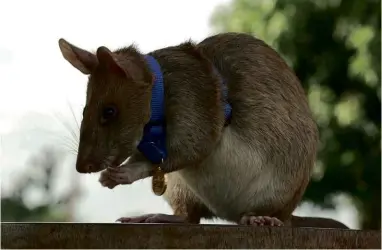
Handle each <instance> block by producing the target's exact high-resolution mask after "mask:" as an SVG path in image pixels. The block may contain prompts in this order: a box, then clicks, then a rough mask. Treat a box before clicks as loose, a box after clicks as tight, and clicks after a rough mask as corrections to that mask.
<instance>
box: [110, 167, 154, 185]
mask: <svg viewBox="0 0 382 250" xmlns="http://www.w3.org/2000/svg"><path fill="white" fill-rule="evenodd" d="M150 168H151V165H148V164H145V163H141V162H137V163H128V164H126V165H122V166H120V167H114V168H112V167H108V168H107V169H106V170H105V171H107V178H108V179H109V180H110V181H111V182H112V183H117V185H118V184H131V183H133V182H135V181H137V180H140V179H144V178H146V177H149V176H150Z"/></svg>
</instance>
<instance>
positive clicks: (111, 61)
mask: <svg viewBox="0 0 382 250" xmlns="http://www.w3.org/2000/svg"><path fill="white" fill-rule="evenodd" d="M97 58H98V61H99V63H100V65H102V66H103V67H106V68H107V69H108V70H111V71H112V72H114V73H117V74H120V75H123V76H126V77H130V74H129V72H128V71H127V70H125V67H124V66H123V65H122V64H121V63H120V62H119V61H118V58H117V57H116V55H113V52H111V51H110V50H109V49H108V48H106V47H104V46H101V47H99V48H98V49H97Z"/></svg>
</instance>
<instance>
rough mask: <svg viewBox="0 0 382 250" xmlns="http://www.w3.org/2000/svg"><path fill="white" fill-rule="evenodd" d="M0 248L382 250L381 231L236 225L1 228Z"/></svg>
mask: <svg viewBox="0 0 382 250" xmlns="http://www.w3.org/2000/svg"><path fill="white" fill-rule="evenodd" d="M1 236H2V237H1V248H8V249H10V248H18V249H26V248H72V249H73V248H92V249H95V248H103V249H107V248H109V249H110V248H125V249H126V248H156V249H158V248H193V249H195V248H199V249H201V248H273V249H274V248H289V249H291V248H305V249H306V248H326V249H328V248H337V249H338V248H347V249H349V248H351V249H355V248H373V249H376V248H379V249H380V248H381V231H380V230H379V231H361V230H338V229H318V228H288V227H251V226H236V225H176V224H175V225H174V224H119V223H115V224H86V223H2V224H1Z"/></svg>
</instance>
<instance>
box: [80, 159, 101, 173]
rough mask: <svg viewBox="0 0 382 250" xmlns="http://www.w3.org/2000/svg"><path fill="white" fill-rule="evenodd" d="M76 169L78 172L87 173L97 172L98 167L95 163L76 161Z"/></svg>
mask: <svg viewBox="0 0 382 250" xmlns="http://www.w3.org/2000/svg"><path fill="white" fill-rule="evenodd" d="M76 170H77V172H78V173H81V174H85V173H92V172H97V171H96V167H95V165H94V164H93V163H90V162H88V163H79V162H78V161H77V163H76Z"/></svg>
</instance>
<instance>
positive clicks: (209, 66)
mask: <svg viewBox="0 0 382 250" xmlns="http://www.w3.org/2000/svg"><path fill="white" fill-rule="evenodd" d="M61 43H62V44H64V45H65V46H64V47H68V43H67V42H66V43H65V42H62V41H61ZM61 47H62V46H61ZM69 47H70V46H69ZM78 51H79V49H78V48H77V49H76V50H73V49H71V50H70V49H69V50H63V49H62V53H63V54H64V57H65V58H66V59H67V60H69V62H71V64H72V65H73V66H75V67H77V68H79V69H84V68H85V69H86V65H84V64H85V63H83V64H81V62H79V61H81V55H80V54H87V53H84V52H81V53H79V52H78ZM65 53H66V56H65ZM73 53H74V54H76V55H77V57H76V56H74V55H73ZM150 54H151V55H153V56H154V57H155V58H156V59H157V60H158V62H159V64H160V65H161V68H162V72H163V77H164V87H165V115H166V126H167V128H166V130H167V149H168V158H167V159H166V160H165V162H164V163H163V166H162V169H163V170H164V171H165V172H166V173H167V176H168V188H167V191H166V193H165V195H164V196H165V198H166V200H167V201H168V202H169V204H170V205H171V207H172V208H173V210H174V213H175V214H176V215H182V216H185V217H187V220H188V221H190V222H193V223H199V221H200V218H211V217H213V216H216V217H220V218H223V219H227V220H230V221H235V222H238V221H239V220H240V217H241V216H242V215H243V214H245V213H255V214H257V215H267V216H276V217H277V218H279V219H281V220H283V221H287V220H289V219H290V215H291V213H292V212H293V210H294V209H295V207H296V206H297V204H298V202H299V201H300V200H301V197H302V195H303V193H304V191H305V189H306V186H307V183H308V181H309V178H310V174H311V171H312V168H313V164H314V161H315V158H316V150H317V143H318V131H317V126H316V124H315V122H314V120H313V118H312V114H311V112H310V109H309V106H308V103H307V99H306V96H305V93H304V91H303V89H302V87H301V85H300V83H299V81H298V79H297V77H296V76H295V74H294V73H293V72H292V70H291V69H290V68H289V67H288V66H287V65H286V63H285V62H284V61H283V60H282V59H281V58H280V56H279V55H278V54H277V53H276V52H275V51H274V50H273V49H271V48H270V47H268V46H267V45H266V44H265V43H264V42H262V41H261V40H259V39H256V38H254V37H252V36H249V35H246V34H238V33H225V34H219V35H216V36H211V37H209V38H207V39H205V40H204V41H202V42H201V43H199V44H194V43H192V42H185V43H183V44H180V45H178V46H173V47H167V48H164V49H160V50H157V51H154V52H152V53H150ZM68 58H69V59H68ZM73 58H74V59H73ZM86 58H89V57H88V56H87V57H86ZM97 58H98V61H99V64H98V66H97V67H95V69H93V70H90V69H89V70H88V72H92V73H91V76H90V78H89V83H88V94H87V105H86V108H85V112H84V119H83V121H82V124H81V135H80V145H79V154H78V158H77V170H78V171H79V172H89V171H91V172H96V171H100V170H102V169H104V168H105V167H107V166H108V165H111V166H115V165H118V164H120V163H121V161H122V160H123V159H124V158H126V157H128V156H130V155H132V157H131V160H130V161H129V163H133V162H135V163H137V162H138V163H139V162H142V166H143V165H144V166H145V168H147V166H150V165H149V163H148V162H147V160H145V159H143V158H142V157H139V153H137V152H136V151H135V150H134V147H135V145H136V144H135V143H136V141H137V140H139V138H140V136H141V135H142V130H143V126H144V124H145V123H146V122H147V121H148V118H149V113H150V97H151V95H150V94H151V93H150V90H151V87H152V81H151V79H152V76H151V75H150V73H149V72H148V68H147V65H145V62H144V60H143V57H142V55H141V54H140V53H139V52H138V51H137V50H136V49H135V48H133V47H128V48H125V49H121V50H118V51H116V52H115V53H112V52H110V51H108V50H107V49H106V48H104V47H102V49H101V48H99V49H98V50H97ZM84 59H85V58H84ZM93 64H94V63H93ZM93 64H89V63H87V65H93ZM213 67H216V68H217V70H218V71H219V73H220V74H221V75H222V76H223V78H225V80H226V81H227V84H228V89H229V92H228V93H229V94H228V95H229V96H228V99H229V102H230V103H231V105H232V108H233V113H232V119H231V122H230V125H229V126H227V127H224V122H225V120H224V113H223V108H222V105H221V98H222V97H221V92H220V91H221V89H220V87H221V86H220V82H219V79H218V77H217V75H215V73H214V71H213ZM82 71H85V72H86V70H82ZM108 103H113V104H115V105H116V106H117V107H118V111H119V116H118V120H117V122H114V123H112V124H110V125H108V126H106V127H105V126H101V125H100V124H99V110H100V109H101V108H102V107H103V105H105V104H108ZM89 164H90V165H92V166H93V168H90V167H89ZM95 166H97V167H95ZM147 176H150V174H147V175H146V177H147Z"/></svg>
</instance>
